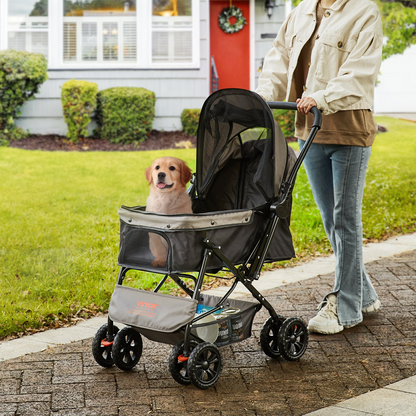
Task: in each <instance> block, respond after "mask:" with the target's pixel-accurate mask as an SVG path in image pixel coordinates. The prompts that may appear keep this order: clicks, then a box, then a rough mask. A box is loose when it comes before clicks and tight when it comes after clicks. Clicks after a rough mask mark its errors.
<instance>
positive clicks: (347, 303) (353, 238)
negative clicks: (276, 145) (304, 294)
mask: <svg viewBox="0 0 416 416" xmlns="http://www.w3.org/2000/svg"><path fill="white" fill-rule="evenodd" d="M304 145H305V142H304V141H303V140H299V147H300V149H302V148H303V146H304ZM370 155H371V147H360V146H345V145H332V144H319V143H312V146H311V147H310V148H309V151H308V153H307V155H306V157H305V160H304V166H305V169H306V174H307V176H308V179H309V183H310V185H311V188H312V193H313V196H314V199H315V202H316V204H317V206H318V208H319V211H320V213H321V217H322V221H323V224H324V227H325V231H326V234H327V236H328V239H329V241H330V243H331V246H332V249H333V250H334V254H335V259H336V266H335V284H334V290H333V292H332V293H336V294H337V313H338V320H339V322H340V324H341V325H353V324H357V323H359V322H361V321H362V320H363V315H362V312H361V310H362V309H363V308H366V307H367V306H370V305H371V304H373V303H374V302H375V301H376V300H377V293H376V291H375V289H374V287H373V285H372V283H371V281H370V278H369V277H368V274H367V272H366V271H365V267H364V261H363V253H362V235H363V227H362V222H361V205H362V199H363V193H364V185H365V175H366V171H367V166H368V160H369V159H370ZM327 296H328V295H327Z"/></svg>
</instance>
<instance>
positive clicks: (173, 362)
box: [169, 340, 198, 386]
mask: <svg viewBox="0 0 416 416" xmlns="http://www.w3.org/2000/svg"><path fill="white" fill-rule="evenodd" d="M183 344H184V342H183V341H179V342H178V343H177V344H176V345H175V346H174V347H173V348H172V351H171V352H170V355H169V371H170V374H171V375H172V377H173V379H174V380H175V381H177V382H178V383H179V384H183V385H184V386H187V385H188V384H191V379H190V378H189V375H188V361H179V360H178V357H179V356H180V355H182V354H183ZM197 345H198V343H197V342H196V341H195V340H191V344H190V350H191V352H192V351H193V349H194V348H195V347H196V346H197Z"/></svg>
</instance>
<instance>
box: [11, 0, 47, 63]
mask: <svg viewBox="0 0 416 416" xmlns="http://www.w3.org/2000/svg"><path fill="white" fill-rule="evenodd" d="M7 29H8V45H7V46H8V48H9V49H16V50H19V51H28V52H37V53H41V54H43V55H45V56H46V57H48V0H19V1H16V0H8V21H7Z"/></svg>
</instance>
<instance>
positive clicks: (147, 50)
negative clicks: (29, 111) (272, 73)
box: [0, 0, 201, 70]
mask: <svg viewBox="0 0 416 416" xmlns="http://www.w3.org/2000/svg"><path fill="white" fill-rule="evenodd" d="M17 1H18V0H17ZM48 5H49V7H48V25H49V26H48V29H36V32H48V34H49V35H48V69H58V70H72V69H79V70H81V69H83V70H90V69H91V70H96V69H110V70H117V69H168V70H169V69H199V68H200V66H201V63H200V8H201V5H200V1H199V0H192V28H189V29H187V30H190V31H192V57H193V61H192V62H168V63H153V62H152V45H151V39H152V31H153V29H152V2H151V0H145V1H143V3H142V5H141V7H142V8H141V11H140V13H138V14H137V31H136V33H137V46H136V48H137V49H136V51H137V52H136V54H137V55H136V56H137V58H138V59H139V57H140V61H139V62H117V63H110V62H105V63H103V62H100V63H96V64H95V63H94V64H92V63H88V64H82V63H74V62H65V63H64V61H63V58H64V57H63V47H64V46H63V1H62V0H49V2H48ZM142 28H145V29H142ZM158 30H162V29H158ZM0 31H1V32H0V50H4V49H7V47H8V32H9V30H8V0H0ZM19 31H20V32H23V31H30V32H33V30H27V29H23V30H19Z"/></svg>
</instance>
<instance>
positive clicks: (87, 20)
mask: <svg viewBox="0 0 416 416" xmlns="http://www.w3.org/2000/svg"><path fill="white" fill-rule="evenodd" d="M63 13H64V16H63V61H64V63H69V62H77V63H104V62H135V61H136V56H137V54H136V42H137V36H136V27H137V19H136V1H135V0H129V1H120V0H110V1H109V0H107V1H105V2H104V1H102V0H92V1H90V2H88V1H85V2H80V1H79V0H64V11H63Z"/></svg>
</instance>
